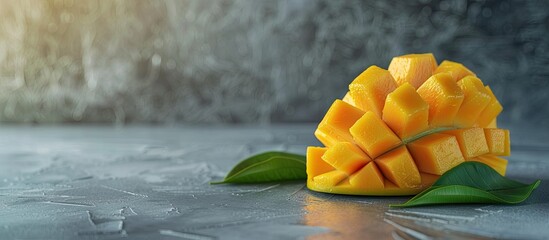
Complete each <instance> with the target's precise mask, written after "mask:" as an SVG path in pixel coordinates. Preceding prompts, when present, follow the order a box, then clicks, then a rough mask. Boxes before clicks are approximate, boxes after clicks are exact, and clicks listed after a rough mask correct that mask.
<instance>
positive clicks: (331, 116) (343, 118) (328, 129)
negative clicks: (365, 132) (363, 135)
mask: <svg viewBox="0 0 549 240" xmlns="http://www.w3.org/2000/svg"><path fill="white" fill-rule="evenodd" d="M363 114H364V112H362V111H361V110H360V109H358V108H355V107H353V106H351V105H350V104H348V103H346V102H343V101H341V100H336V101H335V102H334V103H333V104H332V106H331V107H330V109H328V112H327V113H326V116H324V119H322V121H321V122H320V124H319V125H318V128H317V129H316V131H315V136H316V138H317V139H318V140H319V141H320V142H321V143H322V144H324V146H327V147H330V146H333V145H334V144H336V143H337V142H352V141H353V137H352V136H351V134H350V133H349V128H350V127H351V126H353V124H355V122H356V121H357V120H358V119H359V118H360V117H362V115H363Z"/></svg>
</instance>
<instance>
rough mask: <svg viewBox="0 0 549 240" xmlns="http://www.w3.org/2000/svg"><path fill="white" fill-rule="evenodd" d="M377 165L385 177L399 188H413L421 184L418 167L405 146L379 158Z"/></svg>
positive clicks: (376, 161)
mask: <svg viewBox="0 0 549 240" xmlns="http://www.w3.org/2000/svg"><path fill="white" fill-rule="evenodd" d="M375 163H377V165H378V166H379V168H381V172H383V175H385V177H387V179H389V181H391V182H392V183H394V184H395V185H397V186H398V187H408V188H413V187H417V186H419V185H420V184H421V177H420V175H419V171H418V170H417V166H416V164H415V163H414V159H413V158H412V156H411V155H410V153H409V152H408V149H406V147H405V146H401V147H399V148H397V149H395V150H393V151H390V152H388V153H385V154H383V155H381V156H379V157H378V158H376V160H375Z"/></svg>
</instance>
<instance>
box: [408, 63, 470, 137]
mask: <svg viewBox="0 0 549 240" xmlns="http://www.w3.org/2000/svg"><path fill="white" fill-rule="evenodd" d="M417 93H418V94H419V96H420V97H421V98H422V99H423V100H425V102H426V103H427V104H428V105H429V126H431V127H441V126H452V125H453V123H454V118H455V116H456V114H457V112H458V110H459V108H460V106H461V103H462V102H463V98H464V95H463V91H461V88H460V87H459V86H458V85H457V83H456V81H455V80H454V79H453V78H452V76H451V75H450V74H448V73H438V74H435V75H433V76H431V77H430V78H429V79H427V81H425V83H423V85H421V87H419V88H418V89H417Z"/></svg>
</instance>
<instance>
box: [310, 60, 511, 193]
mask: <svg viewBox="0 0 549 240" xmlns="http://www.w3.org/2000/svg"><path fill="white" fill-rule="evenodd" d="M502 110H503V107H502V106H501V104H500V102H499V101H498V100H497V98H496V96H494V94H493V93H492V91H491V89H490V88H489V87H488V86H484V84H483V83H482V80H480V79H479V78H478V77H476V75H475V74H474V73H473V72H471V71H470V70H469V69H467V68H466V67H465V66H463V65H462V64H459V63H456V62H451V61H444V62H442V63H441V64H440V65H439V66H438V67H437V65H436V60H435V58H434V56H432V54H415V55H414V54H412V55H405V56H400V57H395V58H394V59H393V61H391V64H390V66H389V70H385V69H382V68H379V67H377V66H372V67H369V68H367V69H366V70H365V71H364V72H363V73H361V74H360V75H359V76H358V77H357V78H356V79H355V80H353V81H352V82H351V83H350V85H349V92H347V93H346V94H345V96H344V97H343V100H336V101H335V102H334V103H333V104H332V106H331V107H330V108H329V110H328V111H327V113H326V116H324V118H323V119H322V121H321V122H320V124H319V125H318V128H317V130H316V131H315V136H316V137H317V138H318V139H319V141H320V142H321V143H322V144H324V146H325V147H308V148H307V175H308V178H307V187H308V188H309V189H311V190H313V191H319V192H327V193H337V194H351V195H412V194H417V193H419V192H421V191H422V190H424V189H426V188H428V187H429V186H431V185H432V184H433V183H434V182H435V181H436V180H437V179H438V177H439V176H440V175H442V174H444V173H445V172H447V171H448V170H450V169H452V168H453V167H455V166H457V165H459V164H460V163H462V162H464V161H478V162H482V163H485V164H486V165H488V166H490V167H492V168H493V169H494V170H496V171H497V172H498V173H500V174H502V175H504V174H505V172H506V167H507V160H505V159H503V158H501V156H509V155H510V152H511V149H510V138H509V130H505V129H498V128H497V116H498V115H499V113H500V112H501V111H502Z"/></svg>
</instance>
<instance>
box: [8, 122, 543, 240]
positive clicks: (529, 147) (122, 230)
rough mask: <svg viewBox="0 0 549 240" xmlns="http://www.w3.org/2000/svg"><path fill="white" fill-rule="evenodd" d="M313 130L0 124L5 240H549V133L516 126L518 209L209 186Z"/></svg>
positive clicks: (307, 141)
mask: <svg viewBox="0 0 549 240" xmlns="http://www.w3.org/2000/svg"><path fill="white" fill-rule="evenodd" d="M313 130H314V125H289V126H288V125H285V126H270V127H244V126H228V127H223V126H214V127H212V126H200V127H147V126H131V127H123V128H114V127H99V126H66V127H61V126H60V127H31V126H27V127H21V126H4V127H0V239H118V238H130V239H263V240H264V239H296V238H297V239H302V238H309V237H310V238H317V237H318V238H322V239H324V238H326V239H332V238H333V239H353V238H361V239H428V238H455V239H459V238H474V239H485V238H507V239H547V238H549V181H548V180H549V131H548V130H547V129H534V128H526V127H523V128H517V127H511V135H512V156H511V157H510V158H509V160H510V163H509V167H508V175H509V176H510V177H512V178H515V179H519V180H523V181H528V182H531V181H532V180H534V179H537V178H539V179H542V183H541V185H540V187H539V188H538V189H537V190H536V191H535V192H534V193H533V195H532V196H531V198H529V199H528V200H527V201H526V202H524V203H523V204H519V205H514V206H508V205H487V204H475V205H452V206H437V207H419V208H409V209H392V208H389V207H388V204H390V203H400V202H403V201H405V200H407V199H408V197H364V196H360V197H358V196H341V195H330V194H322V193H316V192H312V191H310V190H308V189H307V188H306V186H305V183H304V182H302V181H299V182H291V183H280V184H279V183H270V184H257V185H209V184H208V182H209V181H211V180H212V179H213V180H216V179H220V178H222V177H223V176H224V175H225V174H226V173H227V171H228V170H230V168H231V167H232V166H233V165H235V164H236V163H237V162H238V161H239V160H241V159H242V158H245V157H247V156H249V155H250V154H254V153H259V152H262V151H267V150H284V151H290V152H295V153H304V152H305V148H306V146H307V145H318V142H317V141H316V140H315V139H314V137H313V135H312V132H313Z"/></svg>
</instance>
